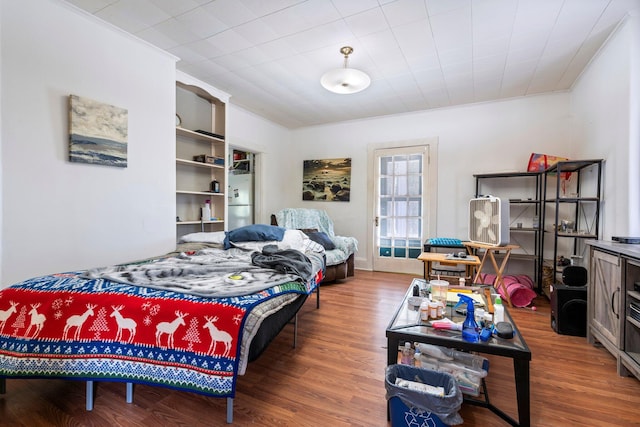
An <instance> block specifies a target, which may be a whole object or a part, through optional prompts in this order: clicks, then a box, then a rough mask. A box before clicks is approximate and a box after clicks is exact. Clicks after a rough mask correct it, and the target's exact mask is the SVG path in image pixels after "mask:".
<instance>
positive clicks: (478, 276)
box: [472, 251, 489, 285]
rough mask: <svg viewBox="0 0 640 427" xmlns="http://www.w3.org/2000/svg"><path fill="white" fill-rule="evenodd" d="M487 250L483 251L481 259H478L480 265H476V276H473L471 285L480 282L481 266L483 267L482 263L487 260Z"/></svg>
mask: <svg viewBox="0 0 640 427" xmlns="http://www.w3.org/2000/svg"><path fill="white" fill-rule="evenodd" d="M488 253H489V251H484V255H482V259H481V260H480V265H479V266H478V271H476V276H475V277H474V278H473V283H472V285H474V284H476V283H481V282H480V274H482V268H483V267H484V263H485V261H486V260H487V254H488Z"/></svg>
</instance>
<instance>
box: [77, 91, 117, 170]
mask: <svg viewBox="0 0 640 427" xmlns="http://www.w3.org/2000/svg"><path fill="white" fill-rule="evenodd" d="M127 128H128V113H127V110H126V109H124V108H120V107H114V106H113V105H109V104H104V103H102V102H98V101H94V100H92V99H89V98H84V97H80V96H77V95H70V96H69V160H70V161H72V162H79V163H92V164H97V165H106V166H116V167H120V168H126V167H127Z"/></svg>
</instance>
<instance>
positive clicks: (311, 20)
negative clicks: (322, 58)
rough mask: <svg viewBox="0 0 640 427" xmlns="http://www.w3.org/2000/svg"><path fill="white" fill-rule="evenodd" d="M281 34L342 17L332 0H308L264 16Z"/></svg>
mask: <svg viewBox="0 0 640 427" xmlns="http://www.w3.org/2000/svg"><path fill="white" fill-rule="evenodd" d="M262 19H263V20H264V22H265V23H266V24H267V25H269V26H271V28H272V29H273V30H274V31H276V32H277V33H278V34H280V35H281V36H288V35H291V34H294V33H298V32H300V31H306V30H308V29H310V28H313V27H316V26H318V25H323V24H326V23H329V22H333V21H336V20H338V19H341V16H340V14H339V13H338V11H337V10H336V8H335V7H333V4H332V3H331V2H330V1H326V0H308V1H306V2H303V3H299V4H296V5H294V6H291V7H288V8H286V9H282V10H279V11H277V12H274V13H272V14H270V15H265V16H263V17H262Z"/></svg>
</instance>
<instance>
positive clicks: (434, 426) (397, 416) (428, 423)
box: [389, 396, 449, 427]
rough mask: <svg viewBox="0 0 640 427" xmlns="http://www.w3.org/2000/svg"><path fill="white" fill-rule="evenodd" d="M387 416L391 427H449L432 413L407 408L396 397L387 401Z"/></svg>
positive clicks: (415, 407) (415, 408)
mask: <svg viewBox="0 0 640 427" xmlns="http://www.w3.org/2000/svg"><path fill="white" fill-rule="evenodd" d="M389 415H390V418H391V427H404V426H406V427H416V426H420V427H449V425H448V424H445V423H443V422H442V421H441V420H440V418H439V417H438V416H437V415H436V414H434V413H433V412H430V411H425V410H423V409H420V408H418V407H417V406H413V407H411V408H409V407H408V406H407V405H405V404H404V402H403V401H402V399H400V398H399V397H397V396H394V397H392V398H391V399H389Z"/></svg>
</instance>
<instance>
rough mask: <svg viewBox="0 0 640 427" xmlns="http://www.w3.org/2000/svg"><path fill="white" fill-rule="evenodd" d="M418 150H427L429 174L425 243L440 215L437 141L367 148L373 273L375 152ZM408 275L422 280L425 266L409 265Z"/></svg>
mask: <svg viewBox="0 0 640 427" xmlns="http://www.w3.org/2000/svg"><path fill="white" fill-rule="evenodd" d="M416 146H428V150H427V165H425V167H426V168H427V174H426V176H425V178H426V182H425V186H424V188H425V189H426V191H427V194H426V196H425V197H426V206H427V210H426V212H425V218H424V221H425V222H423V224H422V225H423V226H422V233H423V236H422V241H423V242H424V240H425V239H426V238H427V237H429V236H435V235H436V230H437V212H438V206H437V202H438V137H429V138H422V139H412V140H405V141H389V142H383V143H376V144H369V145H368V146H367V206H368V209H367V224H368V230H367V248H368V251H367V253H368V258H369V260H370V263H369V269H370V270H372V271H373V270H374V259H375V256H376V254H375V249H376V248H375V234H376V230H375V227H376V226H375V217H376V212H375V207H376V200H375V198H376V195H375V194H374V189H375V183H374V177H375V170H374V168H375V167H376V165H375V158H376V157H375V152H376V150H381V149H394V148H409V147H416ZM403 272H405V273H409V274H415V275H420V276H422V273H423V265H422V263H421V262H420V261H418V260H416V261H415V263H411V264H408V265H407V269H406V271H403Z"/></svg>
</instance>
